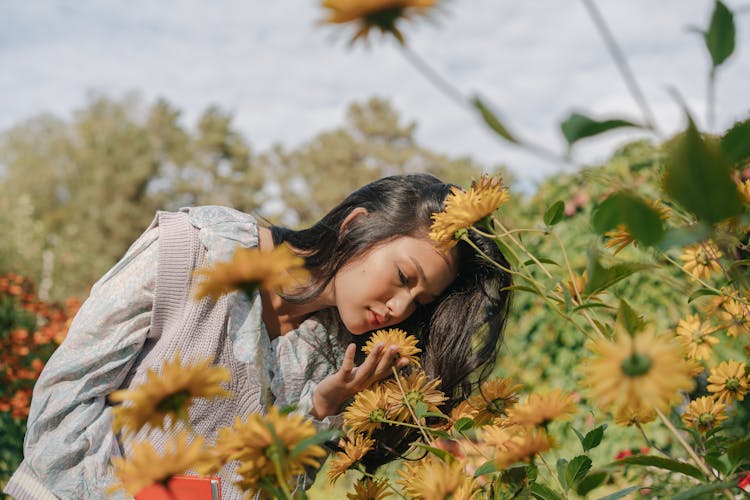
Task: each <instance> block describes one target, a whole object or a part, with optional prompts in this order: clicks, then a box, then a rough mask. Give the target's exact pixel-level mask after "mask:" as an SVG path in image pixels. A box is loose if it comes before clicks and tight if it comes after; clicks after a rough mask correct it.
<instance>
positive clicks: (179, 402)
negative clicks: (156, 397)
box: [156, 389, 190, 413]
mask: <svg viewBox="0 0 750 500" xmlns="http://www.w3.org/2000/svg"><path fill="white" fill-rule="evenodd" d="M189 399H190V391H189V390H187V389H183V390H181V391H177V392H175V393H174V394H170V395H169V396H167V397H166V398H164V399H162V400H161V401H159V404H157V405H156V410H157V411H159V412H160V413H180V412H181V411H184V410H185V403H187V401H188V400H189Z"/></svg>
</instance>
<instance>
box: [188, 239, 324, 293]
mask: <svg viewBox="0 0 750 500" xmlns="http://www.w3.org/2000/svg"><path fill="white" fill-rule="evenodd" d="M304 264H305V260H304V259H303V258H302V257H300V256H298V255H295V254H294V252H292V250H291V249H290V248H289V245H286V244H282V245H279V246H277V247H276V248H274V249H273V250H271V251H270V252H262V251H260V249H258V248H238V249H237V250H236V251H235V252H234V254H233V255H232V260H230V261H229V262H217V263H216V264H215V265H214V267H211V268H204V269H198V270H197V271H195V274H196V275H197V276H203V279H202V280H201V281H200V282H199V283H198V285H197V290H196V292H195V298H196V299H198V300H199V299H202V298H203V297H211V298H212V299H213V300H217V299H218V298H219V297H220V296H222V295H225V294H228V293H231V292H233V291H235V290H242V291H243V292H245V293H246V294H247V295H250V294H252V293H253V292H254V291H255V290H256V288H258V287H261V288H263V289H266V290H271V291H274V292H278V291H281V290H284V289H285V288H288V287H294V286H298V285H300V284H304V283H305V282H306V281H307V280H308V279H309V277H310V273H309V272H308V271H307V270H306V269H305V268H304Z"/></svg>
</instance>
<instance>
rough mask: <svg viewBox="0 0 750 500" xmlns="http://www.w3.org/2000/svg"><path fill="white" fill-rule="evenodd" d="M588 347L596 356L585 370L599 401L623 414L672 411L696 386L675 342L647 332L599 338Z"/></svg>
mask: <svg viewBox="0 0 750 500" xmlns="http://www.w3.org/2000/svg"><path fill="white" fill-rule="evenodd" d="M587 347H588V348H589V350H590V351H592V352H593V353H594V356H593V357H592V358H589V359H588V360H587V361H586V362H585V364H584V365H583V367H582V371H583V373H584V376H585V380H584V382H585V385H587V386H588V387H589V389H590V392H591V394H592V396H593V399H594V401H596V403H597V404H598V405H599V406H600V407H601V408H604V409H608V410H611V411H612V412H613V413H615V414H619V415H646V414H648V413H649V412H650V411H653V410H657V409H658V410H661V411H667V410H668V409H669V408H670V407H671V406H672V405H673V404H676V403H677V402H679V401H680V399H681V397H682V396H681V394H680V391H689V390H691V389H692V388H693V387H694V385H695V382H694V380H693V378H692V377H691V375H690V372H691V366H690V365H689V364H688V363H687V362H686V361H685V360H684V359H683V352H682V349H680V346H679V345H678V344H677V343H676V342H675V341H673V338H671V337H666V336H657V335H655V334H654V333H652V332H650V331H648V330H646V331H642V332H640V333H638V334H636V335H634V336H632V337H631V336H630V335H628V334H627V333H622V332H619V333H617V334H616V337H615V339H614V341H611V340H608V339H599V340H596V341H594V342H589V343H588V345H587Z"/></svg>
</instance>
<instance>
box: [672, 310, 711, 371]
mask: <svg viewBox="0 0 750 500" xmlns="http://www.w3.org/2000/svg"><path fill="white" fill-rule="evenodd" d="M675 331H676V334H677V340H678V341H679V342H680V343H681V344H682V345H683V346H684V347H685V350H686V352H687V355H688V357H689V358H692V359H698V360H700V359H708V358H710V357H711V353H712V352H713V351H712V346H713V345H714V344H717V343H718V342H719V339H717V338H716V337H714V336H713V335H711V333H713V330H712V329H711V324H710V323H708V322H707V321H701V319H700V317H699V316H698V315H697V314H691V315H688V316H687V317H686V318H685V319H681V320H680V322H679V323H677V328H676V330H675Z"/></svg>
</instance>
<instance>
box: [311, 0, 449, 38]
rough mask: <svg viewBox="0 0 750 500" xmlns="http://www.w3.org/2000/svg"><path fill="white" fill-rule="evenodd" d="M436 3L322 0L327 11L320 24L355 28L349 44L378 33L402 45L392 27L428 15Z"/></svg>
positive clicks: (422, 0) (432, 0) (425, 0)
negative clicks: (404, 20)
mask: <svg viewBox="0 0 750 500" xmlns="http://www.w3.org/2000/svg"><path fill="white" fill-rule="evenodd" d="M436 3H437V0H323V7H324V8H326V9H328V10H329V11H330V12H329V16H328V17H327V18H326V19H325V20H324V22H326V23H331V24H346V23H354V24H357V25H358V31H357V33H356V34H355V35H354V37H352V43H354V42H356V41H357V40H358V39H360V38H361V39H363V40H366V39H367V36H368V35H369V33H370V30H371V29H379V30H380V31H381V32H382V33H390V34H391V35H393V37H394V38H396V40H398V41H399V43H401V44H402V45H403V44H404V37H403V35H402V34H401V32H400V31H399V29H398V28H397V27H396V24H397V23H398V22H399V21H400V20H401V19H411V18H412V17H413V16H415V15H426V14H428V13H429V10H430V9H432V8H434V7H435V4H436Z"/></svg>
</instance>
